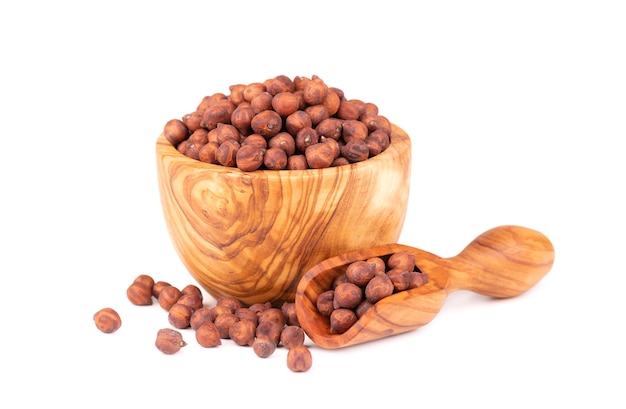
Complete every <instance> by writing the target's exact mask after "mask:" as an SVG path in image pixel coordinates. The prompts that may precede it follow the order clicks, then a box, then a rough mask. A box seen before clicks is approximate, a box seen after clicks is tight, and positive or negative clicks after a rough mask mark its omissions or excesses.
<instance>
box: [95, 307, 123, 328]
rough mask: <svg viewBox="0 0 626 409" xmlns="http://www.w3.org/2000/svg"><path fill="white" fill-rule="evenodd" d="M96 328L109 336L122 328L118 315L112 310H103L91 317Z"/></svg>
mask: <svg viewBox="0 0 626 409" xmlns="http://www.w3.org/2000/svg"><path fill="white" fill-rule="evenodd" d="M93 320H94V321H95V323H96V327H97V328H98V329H99V330H100V331H102V332H104V333H106V334H111V333H113V332H115V331H117V330H118V329H120V327H121V326H122V319H121V318H120V315H119V314H118V313H117V311H115V310H114V309H113V308H108V307H107V308H103V309H101V310H100V311H98V312H96V313H95V314H94V316H93Z"/></svg>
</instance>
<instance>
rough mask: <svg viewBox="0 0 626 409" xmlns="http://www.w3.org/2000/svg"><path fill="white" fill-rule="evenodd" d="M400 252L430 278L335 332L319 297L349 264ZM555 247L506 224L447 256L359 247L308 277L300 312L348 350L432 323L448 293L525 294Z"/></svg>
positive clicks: (304, 321) (310, 330)
mask: <svg viewBox="0 0 626 409" xmlns="http://www.w3.org/2000/svg"><path fill="white" fill-rule="evenodd" d="M399 251H408V252H410V253H412V254H414V255H415V258H416V261H415V265H416V266H417V268H418V269H419V270H420V271H421V272H422V273H426V274H428V277H429V279H428V282H427V283H426V284H424V285H422V286H420V287H417V288H414V289H412V290H407V291H402V292H398V293H395V294H393V295H390V296H388V297H386V298H383V299H382V300H380V301H378V302H377V303H376V304H375V305H374V306H373V307H372V308H370V309H369V310H368V311H367V312H366V313H365V314H364V315H363V316H361V318H359V320H358V321H357V322H356V324H354V325H353V326H352V327H350V329H348V331H346V332H344V333H342V334H331V333H330V324H329V320H328V318H327V317H325V316H323V315H322V314H320V313H319V311H318V310H317V306H316V300H317V296H318V295H319V294H321V293H322V292H324V291H326V290H329V289H331V287H332V283H333V280H334V279H335V277H337V276H339V275H341V274H342V273H344V272H345V270H346V267H347V266H348V264H350V263H352V262H354V261H358V260H366V259H368V258H370V257H384V256H387V255H391V254H393V253H396V252H399ZM553 262H554V247H553V246H552V243H551V242H550V240H548V238H546V237H545V236H544V235H543V234H542V233H540V232H537V231H535V230H531V229H528V228H525V227H519V226H500V227H495V228H493V229H491V230H488V231H486V232H485V233H483V234H481V235H480V236H478V237H477V238H476V239H474V240H473V241H472V242H471V243H470V244H469V245H468V246H467V247H466V248H465V249H464V250H463V251H462V252H461V253H459V254H458V255H456V256H454V257H451V258H441V257H438V256H436V255H434V254H431V253H428V252H426V251H423V250H420V249H416V248H413V247H409V246H405V245H401V244H388V245H382V246H377V247H372V248H368V249H362V250H355V251H351V252H348V253H344V254H342V255H338V256H336V257H332V258H329V259H326V260H324V261H322V262H320V263H319V264H317V265H315V266H314V267H312V268H311V269H310V270H309V271H307V273H306V274H305V275H304V276H303V277H302V279H301V280H300V282H299V283H298V288H297V290H296V296H295V305H296V314H297V317H298V321H299V323H300V326H301V327H302V328H303V329H304V331H305V332H306V334H307V335H308V337H309V338H310V339H311V340H312V341H313V342H315V344H317V345H319V346H320V347H323V348H327V349H336V348H343V347H347V346H350V345H356V344H360V343H364V342H369V341H374V340H377V339H380V338H385V337H389V336H391V335H395V334H400V333H403V332H407V331H411V330H414V329H416V328H418V327H421V326H422V325H426V324H428V323H429V322H430V321H431V320H432V319H433V318H435V316H436V315H437V314H438V313H439V311H440V310H441V308H442V307H443V304H444V302H445V301H446V298H447V296H448V294H450V293H452V292H454V291H456V290H470V291H473V292H476V293H478V294H482V295H486V296H490V297H495V298H507V297H514V296H516V295H519V294H522V293H523V292H525V291H526V290H528V289H529V288H531V287H532V286H533V285H535V284H536V283H537V282H538V281H539V280H541V278H543V276H544V275H546V274H547V273H548V271H550V269H551V268H552V263H553Z"/></svg>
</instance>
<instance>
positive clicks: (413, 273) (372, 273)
mask: <svg viewBox="0 0 626 409" xmlns="http://www.w3.org/2000/svg"><path fill="white" fill-rule="evenodd" d="M427 282H428V274H426V273H423V272H421V271H420V270H419V269H418V268H417V267H416V266H415V255H413V254H411V253H409V252H408V251H400V252H397V253H393V254H391V255H389V257H388V258H386V259H385V258H382V257H372V258H369V259H367V260H358V261H354V262H352V263H350V264H348V266H347V267H346V271H345V272H344V273H343V274H341V275H339V276H337V278H335V280H334V281H333V284H332V288H330V289H328V290H326V291H324V292H322V293H321V294H320V295H318V297H317V300H316V307H317V310H318V311H319V313H320V314H322V315H323V316H325V317H328V319H329V321H330V333H331V334H342V333H344V332H346V331H347V330H349V329H350V327H352V326H353V325H354V324H355V323H356V322H357V321H358V319H359V318H361V316H362V315H363V314H365V312H366V311H367V310H369V309H370V308H371V307H372V306H373V305H374V304H376V303H377V302H378V301H380V300H382V299H383V298H385V297H388V296H390V295H392V294H395V293H398V292H401V291H406V290H411V289H413V288H417V287H420V286H422V285H424V284H426V283H427Z"/></svg>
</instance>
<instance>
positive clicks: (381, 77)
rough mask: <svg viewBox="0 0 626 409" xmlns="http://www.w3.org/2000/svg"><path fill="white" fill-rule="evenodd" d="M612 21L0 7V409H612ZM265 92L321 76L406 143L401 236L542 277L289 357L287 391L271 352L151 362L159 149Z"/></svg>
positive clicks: (617, 306)
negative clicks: (474, 248) (527, 264)
mask: <svg viewBox="0 0 626 409" xmlns="http://www.w3.org/2000/svg"><path fill="white" fill-rule="evenodd" d="M622 5H623V2H620V1H613V2H612V1H602V0H600V1H552V0H543V1H532V0H531V1H523V2H521V1H520V2H500V1H483V0H479V1H438V2H408V1H403V2H396V1H389V0H388V1H381V2H374V1H358V2H357V1H345V2H339V1H315V2H287V1H281V2H279V1H263V2H251V1H239V2H226V1H222V2H210V1H204V2H190V1H177V2H163V1H153V2H132V1H125V2H121V1H109V2H99V3H96V2H78V1H76V2H69V1H56V2H44V1H39V2H36V1H35V2H29V1H23V2H3V3H2V6H0V54H1V58H2V63H0V73H1V75H0V86H1V90H0V103H1V110H0V115H1V118H2V120H1V122H0V124H1V125H0V138H1V140H2V148H1V149H2V156H1V159H0V183H1V184H0V186H1V192H2V193H1V195H2V196H1V197H2V199H1V204H2V210H1V212H0V222H1V225H0V238H1V240H2V242H1V250H0V251H1V255H0V271H1V272H2V277H3V281H2V284H1V285H2V287H1V288H2V291H1V293H2V296H1V297H0V305H1V307H2V309H1V310H0V311H1V314H2V320H1V321H0V328H1V329H0V331H2V332H1V336H0V359H1V361H0V373H1V375H2V378H3V381H2V383H0V391H1V392H0V406H2V407H12V408H18V407H29V408H32V407H51V406H55V407H56V406H58V405H63V406H65V407H90V408H94V407H112V406H119V405H127V406H129V407H130V406H136V407H152V408H160V407H181V408H182V407H208V406H214V405H217V404H218V402H219V404H220V405H225V406H224V407H235V406H236V407H249V408H260V407H290V406H300V405H302V404H306V405H307V407H312V408H315V407H318V408H319V407H351V408H353V407H354V408H356V407H359V406H361V407H364V406H365V407H377V406H383V405H384V407H401V406H403V407H406V406H409V405H410V406H414V407H426V408H437V407H470V406H472V407H473V406H480V407H484V408H500V407H506V408H512V407H520V408H528V407H568V406H572V405H574V404H578V406H580V407H598V408H618V407H619V408H623V407H624V406H625V405H626V398H625V397H624V392H623V386H624V367H625V365H626V359H625V354H624V346H623V345H624V341H626V339H625V337H624V335H623V334H624V331H623V330H624V328H623V327H624V312H625V308H624V307H625V302H624V284H625V281H626V280H625V279H624V276H625V273H626V271H625V270H626V269H625V268H624V264H623V258H622V257H620V256H621V254H623V252H624V248H625V245H626V240H625V239H624V237H625V236H624V229H626V223H625V217H624V205H625V200H624V185H625V183H624V181H625V180H624V175H625V174H626V173H625V172H624V171H625V170H626V169H625V168H626V166H624V153H625V151H624V148H623V143H624V141H623V139H624V137H625V136H626V75H625V73H626V28H625V27H626V25H625V24H624V21H626V13H625V12H624V9H623V8H622V7H621V6H622ZM278 74H285V75H289V76H296V75H304V76H311V75H313V74H316V75H319V76H320V77H321V78H322V79H324V80H325V81H326V82H327V83H328V84H329V85H331V86H337V87H339V88H342V89H343V90H344V91H345V93H346V95H347V96H349V97H352V98H359V99H362V100H366V101H369V102H374V103H376V104H377V105H378V106H379V109H380V111H381V113H383V114H385V115H386V116H387V117H388V118H390V119H391V120H392V122H394V123H396V124H398V125H399V126H400V127H402V128H403V129H404V130H405V131H406V132H407V133H408V134H409V135H410V136H411V140H412V150H413V152H412V154H413V166H412V184H411V196H410V204H409V211H408V214H407V218H406V223H405V227H404V230H403V233H402V236H401V238H400V242H402V243H403V244H409V245H412V246H415V247H419V248H422V249H424V250H427V251H430V252H433V253H435V254H438V255H441V256H446V257H447V256H453V255H455V254H456V253H457V252H459V251H460V250H461V249H462V248H463V247H464V246H465V245H466V244H468V243H469V242H470V241H471V240H472V239H473V238H474V237H475V236H476V235H478V234H480V233H481V232H483V231H485V230H487V229H489V228H491V227H495V226H498V225H501V224H518V225H523V226H526V227H530V228H533V229H536V230H539V231H541V232H543V233H544V234H545V235H546V236H548V237H549V238H550V239H551V240H552V242H553V244H554V247H555V249H556V260H555V264H554V266H553V268H552V270H551V271H550V273H548V275H547V276H546V277H545V278H544V279H543V280H542V281H540V282H539V283H538V284H537V285H536V286H535V287H534V288H533V289H531V290H530V291H529V292H527V293H525V294H524V295H522V296H520V297H517V298H514V299H509V300H503V301H497V302H496V301H493V300H490V299H488V298H485V297H483V296H479V295H476V294H473V293H470V292H456V293H453V294H450V297H449V298H448V300H447V302H446V305H445V306H444V308H443V309H442V311H441V312H440V314H439V315H438V316H437V317H436V318H435V320H434V321H432V322H431V323H430V324H429V325H427V326H425V327H422V328H421V329H419V330H416V331H414V332H411V333H408V334H404V335H400V336H397V337H393V338H388V339H385V340H381V341H377V342H374V343H370V344H366V345H361V346H356V347H353V348H348V349H343V350H335V351H328V350H323V349H321V348H318V347H316V346H314V345H312V344H311V343H310V342H309V341H307V342H308V345H310V346H311V351H312V354H313V360H314V364H313V367H312V369H311V370H310V371H308V372H306V373H292V372H290V371H289V370H288V369H287V367H286V364H285V358H286V351H285V350H278V351H277V352H276V353H275V354H274V355H273V356H272V357H270V358H268V359H265V360H263V359H260V358H257V357H256V356H255V355H254V353H253V351H252V350H251V349H249V348H248V349H246V348H243V347H237V346H235V345H233V344H230V343H228V342H225V343H224V344H223V345H222V346H221V347H220V348H217V349H210V350H209V349H202V348H201V347H199V346H197V345H195V342H194V340H193V339H192V338H190V337H192V335H186V336H187V337H188V340H189V341H191V342H189V345H188V346H187V347H186V348H185V349H183V350H182V351H181V352H180V353H178V354H176V355H173V356H166V355H164V354H162V353H160V352H159V351H158V350H156V348H154V346H153V345H154V334H155V333H156V330H157V329H158V328H161V327H167V326H168V323H167V316H166V314H165V312H164V311H163V310H161V309H160V307H158V305H153V306H152V307H143V308H140V307H135V306H132V305H131V304H130V303H129V302H128V300H127V299H126V298H125V290H126V287H127V286H128V284H129V283H130V281H132V279H134V278H135V276H137V275H139V274H144V273H145V274H150V275H152V276H153V277H154V278H155V279H157V280H165V281H169V282H170V283H172V284H175V285H178V286H181V287H182V286H184V285H186V284H190V283H192V281H191V280H192V279H191V276H190V275H189V274H188V273H187V272H186V270H185V269H184V267H183V266H182V264H181V262H180V260H179V259H178V257H177V255H176V254H175V252H174V250H173V247H172V245H171V242H170V239H169V236H168V234H167V231H166V229H165V225H164V221H163V217H162V212H161V207H160V202H159V196H158V188H157V182H156V164H155V163H156V160H155V141H156V138H157V136H158V135H159V133H160V132H161V130H162V128H163V125H164V124H165V122H166V121H167V120H169V119H171V118H174V117H180V116H182V115H184V114H186V113H188V112H191V111H192V110H193V109H194V108H195V106H196V105H197V104H198V103H199V101H200V99H201V98H202V97H203V96H205V95H208V94H212V93H214V92H227V91H228V86H229V85H231V84H235V83H248V82H255V81H262V80H264V79H267V78H270V77H273V76H276V75H278ZM211 302H212V300H211V299H209V298H207V303H211ZM105 306H110V307H114V308H116V309H117V310H118V311H119V312H120V314H121V315H122V319H123V325H122V328H121V329H120V330H119V331H118V332H117V333H115V334H112V335H106V334H102V333H100V332H98V331H97V330H96V328H95V326H94V325H93V321H92V316H93V313H94V312H95V311H97V310H98V309H100V308H102V307H105ZM2 401H6V402H2ZM8 402H12V403H11V404H10V405H9V404H8ZM189 405H193V406H189ZM346 405H350V406H346Z"/></svg>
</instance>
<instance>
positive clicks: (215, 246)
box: [156, 125, 411, 305]
mask: <svg viewBox="0 0 626 409" xmlns="http://www.w3.org/2000/svg"><path fill="white" fill-rule="evenodd" d="M156 153H157V169H158V179H159V188H160V193H161V202H162V207H163V214H164V217H165V221H166V224H167V227H168V230H169V233H170V236H171V239H172V242H173V244H174V247H175V249H176V251H177V253H178V255H179V256H180V258H181V260H182V261H183V263H184V265H185V266H186V268H187V269H188V270H189V272H190V273H191V275H192V276H193V277H194V278H195V279H196V281H197V282H198V283H199V284H200V285H202V287H204V288H205V289H206V290H207V291H208V292H209V293H210V294H211V295H212V296H213V297H215V298H218V297H221V296H234V297H237V298H239V299H240V300H242V301H243V302H244V303H247V304H253V303H255V302H267V301H269V302H272V303H274V304H275V305H282V303H283V302H284V301H293V300H294V297H295V291H296V286H297V284H298V281H299V279H300V278H301V277H302V275H303V274H304V273H305V272H306V271H307V270H309V269H310V268H311V267H312V266H314V265H315V264H317V263H319V262H320V261H322V260H324V259H327V258H329V257H332V256H335V255H337V254H341V253H344V252H346V251H350V250H354V249H361V248H367V247H372V246H376V245H380V244H385V243H393V242H395V241H397V239H398V237H399V236H400V232H401V229H402V225H403V223H404V218H405V215H406V210H407V201H408V196H409V185H410V171H411V169H410V166H411V144H410V140H409V137H408V135H407V134H406V133H405V132H404V131H403V130H402V129H400V128H399V127H397V126H395V125H394V126H393V130H392V136H391V144H390V146H389V147H388V148H387V149H386V150H385V151H384V152H382V153H381V154H380V155H378V156H376V157H373V158H370V159H368V160H366V161H363V162H360V163H356V164H351V165H346V166H339V167H336V168H327V169H317V170H313V169H309V170H303V171H289V170H280V171H269V170H263V171H254V172H242V171H240V170H238V169H236V168H227V167H224V166H219V165H211V164H207V163H202V162H199V161H196V160H193V159H190V158H187V157H185V156H183V155H181V154H180V153H179V152H177V151H176V149H174V147H173V146H171V144H169V143H168V142H167V140H166V139H165V138H164V137H163V135H161V136H159V138H158V140H157V144H156Z"/></svg>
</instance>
